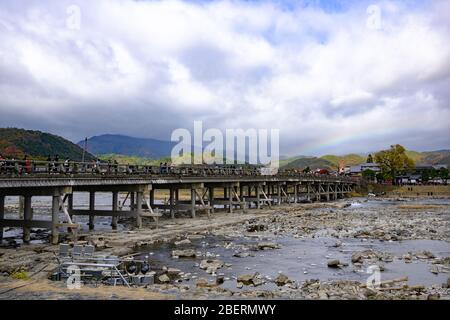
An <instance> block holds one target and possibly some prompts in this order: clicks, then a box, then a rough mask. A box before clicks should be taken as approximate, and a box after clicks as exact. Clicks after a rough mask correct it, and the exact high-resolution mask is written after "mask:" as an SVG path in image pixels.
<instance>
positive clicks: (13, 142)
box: [0, 128, 95, 161]
mask: <svg viewBox="0 0 450 320" xmlns="http://www.w3.org/2000/svg"><path fill="white" fill-rule="evenodd" d="M0 153H1V154H2V155H3V157H6V158H15V159H22V158H23V157H24V156H25V155H27V156H28V157H30V158H32V159H35V160H46V159H47V157H48V156H49V155H51V156H54V155H58V156H59V158H60V159H64V158H66V157H67V158H70V159H71V160H74V161H81V159H82V154H83V149H82V148H80V147H79V146H77V145H76V144H74V143H72V142H70V141H69V140H66V139H64V138H62V137H60V136H56V135H53V134H50V133H45V132H41V131H32V130H24V129H17V128H0ZM93 159H95V157H94V156H93V155H92V154H90V153H86V155H85V160H86V161H91V160H93Z"/></svg>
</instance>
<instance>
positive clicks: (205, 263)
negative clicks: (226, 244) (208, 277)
mask: <svg viewBox="0 0 450 320" xmlns="http://www.w3.org/2000/svg"><path fill="white" fill-rule="evenodd" d="M223 265H224V263H223V261H221V260H218V259H214V260H212V259H205V260H202V261H201V262H200V269H203V270H206V272H207V273H214V272H216V270H217V269H220V268H222V267H223Z"/></svg>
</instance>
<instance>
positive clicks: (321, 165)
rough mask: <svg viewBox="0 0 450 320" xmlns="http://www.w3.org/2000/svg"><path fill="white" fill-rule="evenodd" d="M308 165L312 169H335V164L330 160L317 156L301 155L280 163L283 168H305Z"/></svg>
mask: <svg viewBox="0 0 450 320" xmlns="http://www.w3.org/2000/svg"><path fill="white" fill-rule="evenodd" d="M306 167H309V168H310V169H311V170H315V169H334V167H335V165H334V164H333V163H332V162H330V161H328V160H325V159H320V158H316V157H300V158H297V159H295V160H293V161H290V162H288V163H287V164H284V165H280V168H281V169H304V168H306Z"/></svg>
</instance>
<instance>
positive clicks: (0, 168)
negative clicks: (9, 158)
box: [0, 153, 6, 173]
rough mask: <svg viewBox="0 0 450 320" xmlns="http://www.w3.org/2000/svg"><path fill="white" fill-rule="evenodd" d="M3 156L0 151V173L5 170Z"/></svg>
mask: <svg viewBox="0 0 450 320" xmlns="http://www.w3.org/2000/svg"><path fill="white" fill-rule="evenodd" d="M5 164H6V161H5V158H3V156H2V154H1V153H0V173H3V172H4V171H5Z"/></svg>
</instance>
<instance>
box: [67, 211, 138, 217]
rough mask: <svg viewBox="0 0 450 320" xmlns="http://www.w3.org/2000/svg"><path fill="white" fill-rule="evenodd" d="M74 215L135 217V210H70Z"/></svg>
mask: <svg viewBox="0 0 450 320" xmlns="http://www.w3.org/2000/svg"><path fill="white" fill-rule="evenodd" d="M72 215H75V216H91V215H92V216H100V217H136V216H137V212H136V211H121V210H118V211H112V210H72Z"/></svg>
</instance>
